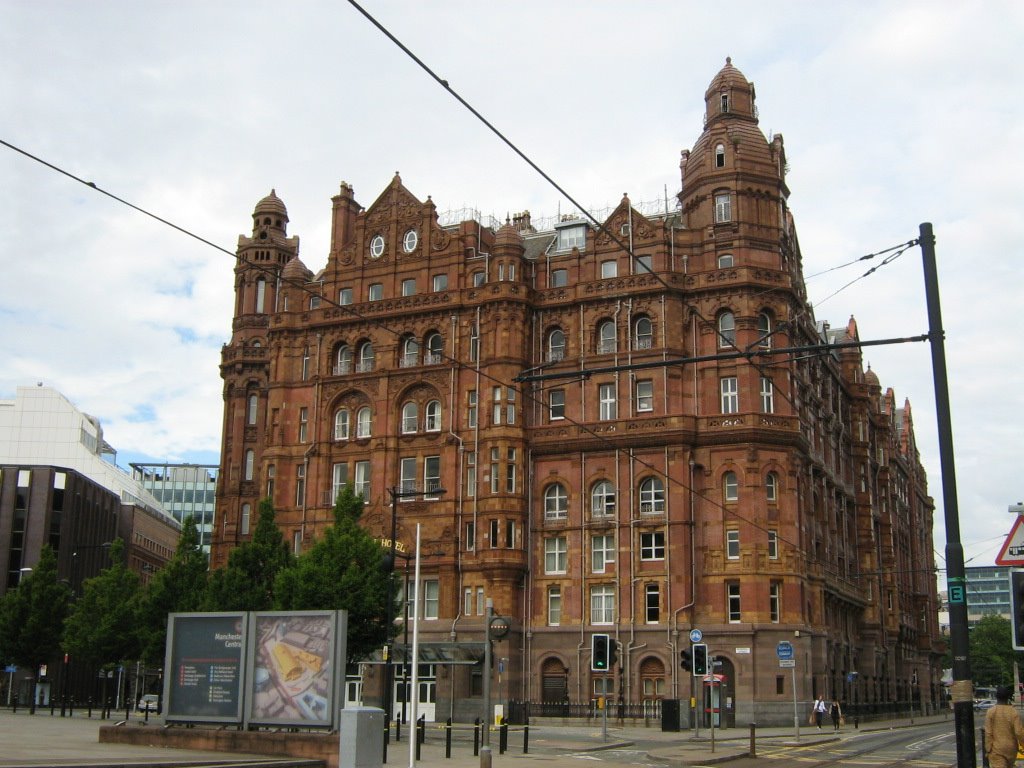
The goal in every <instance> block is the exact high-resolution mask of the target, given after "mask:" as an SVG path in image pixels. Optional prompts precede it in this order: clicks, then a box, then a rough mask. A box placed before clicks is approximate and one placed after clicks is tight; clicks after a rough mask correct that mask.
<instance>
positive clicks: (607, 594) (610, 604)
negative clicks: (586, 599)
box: [590, 584, 615, 624]
mask: <svg viewBox="0 0 1024 768" xmlns="http://www.w3.org/2000/svg"><path fill="white" fill-rule="evenodd" d="M590 623H591V624H614V623H615V587H614V586H612V585H611V584H597V585H595V586H593V587H591V588H590Z"/></svg>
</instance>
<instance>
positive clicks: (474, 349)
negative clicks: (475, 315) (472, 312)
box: [469, 323, 480, 363]
mask: <svg viewBox="0 0 1024 768" xmlns="http://www.w3.org/2000/svg"><path fill="white" fill-rule="evenodd" d="M479 360H480V328H479V327H478V326H477V324H476V323H473V325H472V326H470V328H469V361H470V362H471V363H475V362H478V361H479Z"/></svg>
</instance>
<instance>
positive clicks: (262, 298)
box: [256, 278, 267, 315]
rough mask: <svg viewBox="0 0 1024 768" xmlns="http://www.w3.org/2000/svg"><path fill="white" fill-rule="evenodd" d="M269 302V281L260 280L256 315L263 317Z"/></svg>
mask: <svg viewBox="0 0 1024 768" xmlns="http://www.w3.org/2000/svg"><path fill="white" fill-rule="evenodd" d="M266 300H267V281H266V280H264V279H263V278H260V279H259V280H257V281H256V314H258V315H262V314H263V312H264V309H265V305H266Z"/></svg>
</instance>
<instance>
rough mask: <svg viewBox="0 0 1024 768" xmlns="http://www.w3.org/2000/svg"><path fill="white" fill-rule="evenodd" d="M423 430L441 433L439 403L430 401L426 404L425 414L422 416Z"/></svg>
mask: <svg viewBox="0 0 1024 768" xmlns="http://www.w3.org/2000/svg"><path fill="white" fill-rule="evenodd" d="M423 429H424V430H426V431H427V432H440V431H441V401H440V400H431V401H430V402H429V403H427V408H426V412H425V413H424V415H423Z"/></svg>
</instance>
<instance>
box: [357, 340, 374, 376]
mask: <svg viewBox="0 0 1024 768" xmlns="http://www.w3.org/2000/svg"><path fill="white" fill-rule="evenodd" d="M373 360H374V355H373V344H371V343H370V342H368V341H364V342H363V343H362V344H361V345H360V346H359V366H358V371H359V373H367V372H368V371H372V370H373Z"/></svg>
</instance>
